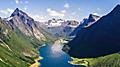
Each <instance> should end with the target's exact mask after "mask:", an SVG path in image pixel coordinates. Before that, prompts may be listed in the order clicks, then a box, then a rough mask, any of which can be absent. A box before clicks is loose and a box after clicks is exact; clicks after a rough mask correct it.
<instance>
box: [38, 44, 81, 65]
mask: <svg viewBox="0 0 120 67" xmlns="http://www.w3.org/2000/svg"><path fill="white" fill-rule="evenodd" d="M62 47H63V46H62V45H46V46H44V47H41V48H39V51H40V56H42V57H43V60H40V61H39V62H40V64H41V66H40V67H82V66H75V65H72V64H69V63H68V61H71V60H72V59H71V57H70V56H69V55H68V54H66V53H65V52H63V51H62Z"/></svg>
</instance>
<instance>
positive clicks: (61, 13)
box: [47, 8, 65, 18]
mask: <svg viewBox="0 0 120 67" xmlns="http://www.w3.org/2000/svg"><path fill="white" fill-rule="evenodd" d="M47 12H48V14H49V15H50V16H56V17H61V18H62V17H64V16H65V13H64V12H65V11H62V12H59V11H55V10H52V9H50V8H48V9H47Z"/></svg>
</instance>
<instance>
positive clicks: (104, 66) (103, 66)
mask: <svg viewBox="0 0 120 67" xmlns="http://www.w3.org/2000/svg"><path fill="white" fill-rule="evenodd" d="M71 63H72V64H80V65H85V66H91V67H120V54H117V53H116V54H111V55H107V56H103V57H98V58H84V59H78V58H73V61H72V62H71Z"/></svg>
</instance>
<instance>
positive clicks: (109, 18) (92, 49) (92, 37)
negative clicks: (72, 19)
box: [63, 5, 120, 58]
mask: <svg viewBox="0 0 120 67" xmlns="http://www.w3.org/2000/svg"><path fill="white" fill-rule="evenodd" d="M119 28H120V5H117V6H116V7H115V8H114V9H113V10H112V11H111V12H110V13H109V14H107V15H106V16H103V17H101V18H100V19H99V20H98V21H97V22H96V23H94V25H92V26H90V27H87V28H84V29H81V31H79V32H78V33H79V34H77V36H76V37H75V38H74V39H73V40H72V41H70V42H69V43H68V44H66V45H65V47H64V48H63V50H65V51H66V52H68V54H69V55H71V56H73V57H79V58H89V57H99V56H104V55H108V54H113V53H117V52H119V51H120V35H119V34H120V29H119Z"/></svg>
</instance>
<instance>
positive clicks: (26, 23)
mask: <svg viewBox="0 0 120 67" xmlns="http://www.w3.org/2000/svg"><path fill="white" fill-rule="evenodd" d="M7 24H8V25H9V26H10V27H11V28H12V29H13V30H16V29H19V30H20V31H21V32H22V33H23V34H25V35H27V36H29V37H31V36H32V37H35V38H36V39H38V40H40V41H45V39H46V37H45V36H44V35H43V34H42V32H41V31H40V28H38V25H37V22H36V21H34V19H33V18H31V17H30V16H28V15H27V14H26V13H25V12H23V11H21V10H19V9H18V8H16V9H15V11H14V12H13V13H12V14H11V16H10V17H9V18H7Z"/></svg>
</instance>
